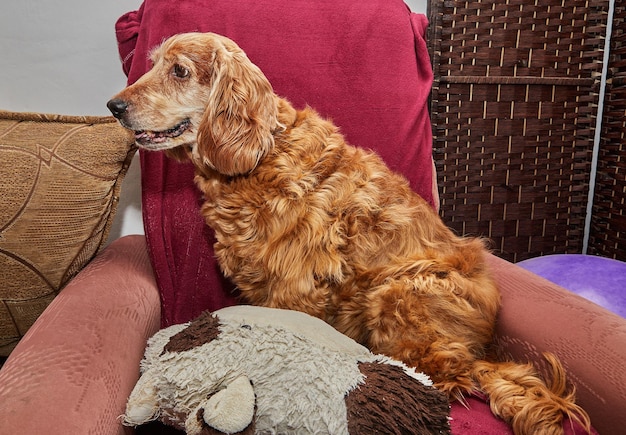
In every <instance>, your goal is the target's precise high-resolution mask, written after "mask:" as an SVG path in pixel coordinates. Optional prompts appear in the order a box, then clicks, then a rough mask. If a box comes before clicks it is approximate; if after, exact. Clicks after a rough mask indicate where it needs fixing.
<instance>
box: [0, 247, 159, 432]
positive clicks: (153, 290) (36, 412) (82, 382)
mask: <svg viewBox="0 0 626 435" xmlns="http://www.w3.org/2000/svg"><path fill="white" fill-rule="evenodd" d="M159 318H160V304H159V296H158V291H157V287H156V283H155V281H154V275H153V273H152V268H151V267H150V261H149V259H148V255H147V249H146V244H145V241H144V238H143V237H142V236H126V237H123V238H121V239H118V240H116V241H115V242H113V243H111V244H110V245H109V246H108V247H107V248H105V249H104V250H103V251H102V252H101V253H100V254H98V256H97V257H96V259H95V260H94V261H92V262H91V263H90V264H89V265H87V266H86V267H85V269H83V270H82V271H81V272H80V273H79V274H78V275H77V276H76V277H75V278H74V279H73V280H72V281H70V283H69V284H68V285H67V286H66V287H65V289H64V290H63V291H62V292H61V293H60V294H59V296H57V297H56V298H55V300H54V301H52V303H51V304H50V305H49V306H48V308H47V309H46V310H45V311H44V313H43V314H42V315H41V316H40V317H39V319H38V320H37V322H36V323H35V325H33V327H32V328H31V329H30V330H29V331H28V333H27V334H26V335H25V336H24V338H23V339H22V340H21V341H20V343H19V344H18V345H17V347H16V348H15V350H14V351H13V352H12V353H11V355H10V356H9V358H8V360H7V362H6V363H5V365H4V367H2V369H1V370H0V434H2V435H14V434H46V435H70V434H77V435H78V434H91V435H112V434H118V435H121V434H123V433H125V431H124V429H123V427H122V425H121V423H120V420H119V418H118V417H119V416H120V415H121V414H122V413H123V412H124V407H125V405H126V399H127V397H128V394H129V393H130V391H131V390H132V388H133V386H134V385H135V383H136V381H137V378H138V376H139V361H140V360H141V357H142V355H143V350H144V347H145V343H146V340H147V339H148V337H150V336H151V335H152V334H154V333H155V332H156V331H157V330H158V328H159Z"/></svg>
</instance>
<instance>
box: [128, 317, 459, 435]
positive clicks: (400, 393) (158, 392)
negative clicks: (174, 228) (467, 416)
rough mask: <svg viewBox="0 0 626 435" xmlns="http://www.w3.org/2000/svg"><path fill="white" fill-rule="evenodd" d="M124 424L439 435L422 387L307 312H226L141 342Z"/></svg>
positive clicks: (437, 417) (424, 383) (427, 383)
mask: <svg viewBox="0 0 626 435" xmlns="http://www.w3.org/2000/svg"><path fill="white" fill-rule="evenodd" d="M141 372H142V375H141V378H140V379H139V381H138V382H137V385H136V386H135V388H134V390H133V391H132V393H131V395H130V397H129V399H128V404H127V407H126V413H125V415H124V424H126V425H129V426H136V425H141V424H144V423H147V422H149V421H153V420H157V419H158V420H160V421H162V422H163V423H165V424H167V425H170V426H174V427H176V428H179V429H182V430H185V431H186V432H187V433H188V434H192V435H195V434H217V433H226V434H234V433H246V434H248V433H250V434H252V433H272V434H333V435H339V434H374V433H379V434H382V433H384V434H442V433H449V432H450V426H449V417H448V416H449V410H450V407H449V404H448V401H447V398H446V396H445V395H444V394H443V393H441V392H440V391H439V390H437V389H436V388H434V387H433V385H432V382H431V380H430V379H429V378H428V376H426V375H425V374H423V373H418V372H416V371H415V370H413V369H412V368H409V367H407V366H405V365H404V364H402V363H401V362H398V361H394V360H391V359H389V358H388V357H385V356H382V355H374V354H372V353H371V352H370V351H368V350H367V349H366V348H365V347H363V346H361V345H359V344H358V343H356V342H355V341H353V340H352V339H350V338H348V337H346V336H345V335H343V334H341V333H339V332H337V331H336V330H335V329H334V328H332V327H331V326H329V325H328V324H326V323H324V322H323V321H321V320H319V319H317V318H314V317H311V316H309V315H307V314H304V313H300V312H296V311H288V310H278V309H273V308H263V307H252V306H235V307H229V308H224V309H221V310H219V311H216V312H214V313H209V312H205V313H203V314H202V315H201V316H200V317H198V318H197V319H196V320H194V321H192V322H190V323H186V324H182V325H175V326H170V327H168V328H166V329H163V330H161V331H159V332H158V333H156V334H155V335H154V336H153V337H152V338H151V339H150V340H149V341H148V346H147V348H146V351H145V356H144V359H143V360H142V363H141Z"/></svg>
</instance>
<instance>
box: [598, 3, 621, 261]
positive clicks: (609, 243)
mask: <svg viewBox="0 0 626 435" xmlns="http://www.w3.org/2000/svg"><path fill="white" fill-rule="evenodd" d="M597 170H598V172H597V178H596V185H595V196H594V201H593V213H592V220H591V236H590V240H589V252H590V253H593V254H598V255H602V256H604V257H612V258H616V259H618V260H623V261H626V215H625V213H626V212H625V209H626V1H624V0H617V1H616V2H615V16H614V19H613V32H612V36H611V51H610V56H609V68H608V77H607V87H606V96H605V99H604V114H603V119H602V138H601V141H600V149H599V154H598V166H597Z"/></svg>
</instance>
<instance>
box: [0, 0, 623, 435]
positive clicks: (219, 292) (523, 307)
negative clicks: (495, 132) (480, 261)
mask: <svg viewBox="0 0 626 435" xmlns="http://www.w3.org/2000/svg"><path fill="white" fill-rule="evenodd" d="M201 3H202V2H196V1H190V2H167V1H163V0H161V1H157V0H155V1H150V0H146V1H145V3H144V5H143V6H142V9H140V10H139V11H137V12H133V13H131V14H129V15H127V16H125V17H123V18H122V19H121V20H120V22H118V26H117V32H118V33H117V35H118V41H119V45H120V52H121V54H122V59H125V63H124V68H125V71H126V73H127V74H128V75H129V82H132V81H134V80H136V79H137V78H138V77H139V76H140V75H141V74H142V73H143V72H145V70H146V69H147V68H148V67H149V62H148V60H147V57H146V53H147V52H148V51H149V49H150V48H151V47H152V46H154V44H156V43H158V42H160V40H162V38H163V37H164V36H167V35H169V34H173V33H178V32H181V31H189V30H200V31H214V32H217V33H223V34H225V35H226V36H229V37H231V38H233V39H235V40H236V41H237V42H238V43H239V44H240V45H241V46H242V48H244V50H246V51H247V53H248V55H249V56H250V58H251V59H252V60H253V61H254V62H255V63H257V64H258V65H259V66H260V67H261V69H262V70H264V72H265V73H266V74H267V75H268V77H269V79H270V81H271V82H272V83H273V85H274V86H275V90H276V91H277V93H279V94H281V95H285V96H287V97H288V98H290V99H291V100H292V101H293V102H294V103H295V104H296V105H303V104H310V105H312V106H314V107H316V108H317V109H318V110H319V111H320V112H322V113H323V114H325V115H327V116H331V117H332V118H333V119H334V120H335V122H336V123H337V124H338V125H340V127H341V128H342V131H343V132H344V134H345V135H346V136H347V137H348V140H349V141H350V142H352V143H354V144H357V145H360V146H366V147H369V148H373V149H375V150H377V151H378V152H379V153H380V154H381V155H383V157H384V158H385V159H386V160H387V162H388V164H389V165H390V166H392V167H393V168H394V169H396V170H398V171H400V172H402V173H404V174H405V175H406V176H407V177H408V178H409V179H410V181H411V183H412V186H413V187H414V188H415V189H416V190H417V191H418V192H420V194H422V195H423V196H424V197H425V198H426V199H428V200H430V201H431V203H432V204H433V205H434V206H436V194H433V190H432V180H433V173H432V170H431V168H432V161H431V157H430V155H431V146H432V145H431V143H432V137H431V133H430V123H429V119H428V110H427V97H428V93H429V89H430V82H431V79H432V75H431V73H430V66H429V63H428V54H427V50H426V44H425V41H424V39H423V35H424V30H425V27H424V26H425V25H426V23H425V20H424V18H423V17H421V16H418V15H415V14H411V13H410V12H409V10H408V9H407V8H406V6H405V5H404V4H403V3H402V2H401V1H400V0H393V1H391V0H368V1H366V2H358V3H357V2H350V1H347V0H339V1H333V2H310V1H306V0H300V1H296V2H293V1H292V2H289V3H288V4H287V3H285V4H282V5H281V3H284V2H265V1H261V2H229V1H213V2H211V5H210V6H201V5H200V4H201ZM235 3H236V4H235ZM313 3H315V4H314V5H313ZM320 35H323V37H324V38H325V40H324V44H321V43H320V38H321V37H322V36H320ZM268 53H270V54H268ZM364 59H365V60H367V62H366V61H364ZM372 77H376V78H377V79H376V81H372V80H373V79H372ZM141 158H142V178H143V180H142V182H143V201H144V203H143V205H144V210H143V213H144V223H145V228H146V236H145V237H144V236H126V237H122V238H120V239H118V240H116V241H114V242H112V243H111V244H110V245H109V246H108V247H107V248H105V249H104V250H103V251H102V252H100V253H99V254H98V255H97V257H96V258H95V259H94V260H93V261H92V262H91V263H90V264H89V265H88V266H87V267H85V268H84V269H83V270H82V271H81V272H80V273H79V274H78V276H76V277H75V278H74V279H73V280H72V281H71V282H70V283H69V284H68V285H67V286H66V287H65V288H64V290H63V291H62V292H61V293H60V294H59V296H57V297H56V299H55V300H54V301H53V302H52V303H51V304H50V305H49V307H48V308H47V309H46V311H45V312H44V313H43V314H42V315H41V317H40V318H39V319H38V320H37V322H36V323H35V325H34V326H33V327H32V328H31V329H30V330H29V332H28V333H27V335H26V336H25V337H24V338H23V339H22V341H21V342H20V343H19V344H18V346H17V347H16V348H15V350H14V351H13V353H12V354H11V356H10V357H9V359H8V360H7V362H6V363H5V365H4V367H3V368H2V369H1V371H0V434H7V435H8V434H17V433H32V434H36V433H47V434H57V433H58V434H123V433H132V432H133V430H132V429H130V428H125V427H123V426H122V425H121V422H120V421H121V420H120V418H119V416H120V415H121V414H122V413H123V412H124V407H125V403H126V398H127V397H128V394H129V393H130V391H131V389H132V388H133V386H134V384H135V382H136V381H137V379H138V376H139V361H140V359H141V357H142V354H143V349H144V347H145V343H146V340H147V338H148V337H149V336H150V335H152V334H153V333H154V332H156V331H157V330H158V329H159V327H161V326H164V325H169V324H173V323H179V322H183V321H187V320H190V319H191V318H192V317H194V316H195V315H197V314H199V313H200V312H201V311H203V310H205V309H211V310H214V309H218V308H220V307H222V306H225V305H229V304H233V303H236V297H235V296H234V293H233V292H232V288H231V286H230V285H229V284H228V283H225V282H224V280H223V279H222V278H221V277H220V274H219V271H218V269H217V266H216V265H215V262H214V261H213V259H212V256H211V245H212V235H211V233H210V231H208V229H207V228H206V226H205V225H204V224H203V222H202V219H201V218H200V217H199V214H198V213H197V209H198V202H199V197H198V193H197V192H196V191H195V188H194V186H193V182H192V170H191V168H189V167H188V166H186V165H181V164H179V163H175V162H172V161H168V160H166V159H165V157H163V156H162V155H160V154H142V156H141ZM489 263H490V266H491V267H492V271H493V275H494V276H495V278H496V280H497V281H498V283H499V285H500V289H501V292H502V297H503V308H502V311H501V313H500V316H499V319H498V326H497V337H496V345H497V347H498V352H499V353H500V354H501V355H502V356H503V357H512V358H515V359H516V360H519V361H528V360H531V361H535V362H536V363H537V364H538V366H540V367H541V353H542V352H544V351H551V352H554V353H556V354H557V355H558V356H559V358H560V359H561V361H562V362H563V364H564V366H565V368H566V370H567V371H568V373H569V376H570V379H571V381H572V382H573V383H574V385H575V386H576V388H577V392H578V398H579V402H580V404H581V405H582V406H583V407H584V408H585V409H586V410H587V411H588V412H589V414H590V415H591V418H592V423H593V425H594V427H596V428H597V429H598V431H599V432H600V433H606V434H612V433H618V432H619V431H621V430H623V427H626V405H625V403H626V389H625V387H624V386H625V385H626V373H625V370H624V368H623V367H624V360H626V320H625V319H623V318H621V317H619V316H617V315H614V314H612V313H610V312H608V311H606V310H605V309H603V308H601V307H599V306H597V305H595V304H593V303H591V302H588V301H587V300H585V299H583V298H581V297H579V296H576V295H574V294H572V293H570V292H568V291H566V290H564V289H562V288H560V287H558V286H556V285H553V284H551V283H549V282H548V281H545V280H544V279H542V278H539V277H538V276H536V275H533V274H532V273H530V272H527V271H525V270H523V269H521V268H519V267H517V266H515V265H513V264H511V263H508V262H506V261H504V260H502V259H499V258H496V257H495V256H492V257H490V259H489ZM470 405H471V407H472V409H470V410H466V409H464V408H462V407H459V406H456V407H454V408H453V414H452V416H453V418H454V420H453V421H452V428H453V433H479V432H480V433H503V432H502V431H503V430H506V429H503V424H502V423H501V422H493V421H491V420H489V418H488V417H485V415H490V413H489V412H488V411H486V412H485V407H486V405H485V404H484V403H483V402H481V400H479V399H472V400H471V401H470ZM481 431H482V432H481ZM489 431H490V432H489Z"/></svg>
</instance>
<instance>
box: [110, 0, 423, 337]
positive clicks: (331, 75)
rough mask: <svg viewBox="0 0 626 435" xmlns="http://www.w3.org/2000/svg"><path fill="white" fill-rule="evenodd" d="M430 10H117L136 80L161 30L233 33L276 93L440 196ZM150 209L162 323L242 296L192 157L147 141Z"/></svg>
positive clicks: (334, 0)
mask: <svg viewBox="0 0 626 435" xmlns="http://www.w3.org/2000/svg"><path fill="white" fill-rule="evenodd" d="M426 26H427V21H426V18H425V17H424V16H423V15H417V14H413V13H411V12H410V10H409V9H408V7H407V6H406V5H405V4H404V3H403V2H402V1H401V0H361V1H353V0H326V1H319V0H289V1H275V0H272V1H259V0H254V1H232V0H213V1H204V2H203V1H187V2H172V1H169V0H146V1H145V2H144V3H143V5H142V6H141V8H140V9H139V10H138V11H136V12H131V13H129V14H126V15H124V16H123V17H121V18H120V20H119V21H118V23H117V26H116V30H117V37H118V42H119V48H120V54H121V58H122V59H123V61H124V70H125V71H126V73H127V74H128V78H129V83H132V82H134V81H135V80H137V79H138V78H139V77H140V76H141V75H142V74H143V73H145V72H146V71H147V69H148V68H149V60H148V53H149V52H150V50H151V49H152V48H154V47H155V46H156V45H158V44H159V43H161V42H162V41H163V40H164V39H165V38H167V37H168V36H171V35H173V34H176V33H182V32H188V31H201V32H209V31H210V32H215V33H219V34H222V35H225V36H228V37H229V38H231V39H233V40H234V41H236V42H237V43H238V44H239V45H240V46H241V47H242V48H243V50H244V51H246V53H247V54H248V56H249V58H250V59H251V60H252V61H253V62H254V63H256V64H257V65H258V66H259V67H260V68H261V69H262V70H263V72H264V73H265V74H266V76H267V77H268V79H269V80H270V82H271V83H272V85H273V87H274V90H275V91H276V93H277V94H279V95H281V96H283V97H286V98H287V99H289V100H290V101H291V102H292V103H293V104H294V105H295V106H296V107H299V108H301V107H304V106H305V105H310V106H311V107H313V108H315V109H316V110H317V111H319V112H320V113H321V114H322V115H323V116H326V117H330V118H332V119H333V121H334V122H335V123H336V124H337V125H338V126H340V128H341V130H342V132H343V133H344V135H345V136H346V138H347V140H348V142H350V143H352V144H353V145H356V146H361V147H365V148H370V149H373V150H375V151H376V152H377V153H379V154H380V155H381V157H382V158H383V159H384V160H385V161H386V162H387V163H388V164H389V166H390V167H391V168H392V169H394V170H396V171H398V172H401V173H403V174H404V175H405V176H406V177H407V178H408V180H409V181H410V183H411V185H412V187H413V188H414V189H415V190H416V191H417V192H418V193H419V194H420V195H421V196H422V197H423V198H424V199H426V200H427V201H429V202H431V204H433V205H434V201H435V200H434V198H433V191H432V177H433V172H432V156H431V155H432V135H431V125H430V118H429V113H428V106H427V100H428V95H429V93H430V88H431V83H432V70H431V66H430V60H429V56H428V50H427V47H426V43H425V41H424V33H425V30H426ZM141 163H142V183H143V193H142V195H143V216H144V226H145V231H146V237H147V239H148V244H149V247H150V251H151V252H150V253H151V258H152V262H153V266H154V268H155V272H156V275H157V279H158V282H159V286H160V291H161V296H162V300H163V324H164V325H169V324H172V323H178V322H184V321H187V320H189V319H191V318H192V317H195V316H196V315H197V314H199V313H200V312H201V311H203V310H205V309H211V310H214V309H218V308H221V307H222V306H225V305H229V304H232V303H235V301H236V300H235V299H234V297H233V293H232V292H231V287H230V286H229V284H228V283H225V282H224V279H223V278H222V277H221V274H220V272H219V269H218V266H217V264H216V263H215V261H214V258H213V251H212V245H213V242H214V241H213V235H212V232H211V231H210V230H209V229H208V228H207V227H206V225H205V224H204V222H203V220H202V218H201V217H200V215H199V212H198V207H199V203H200V201H201V200H200V196H199V194H198V192H197V191H196V188H195V186H194V184H193V181H192V178H193V169H192V168H191V167H190V165H187V164H180V163H177V162H174V161H170V160H168V159H167V158H166V157H164V155H162V154H161V153H147V152H143V153H142V155H141Z"/></svg>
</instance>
